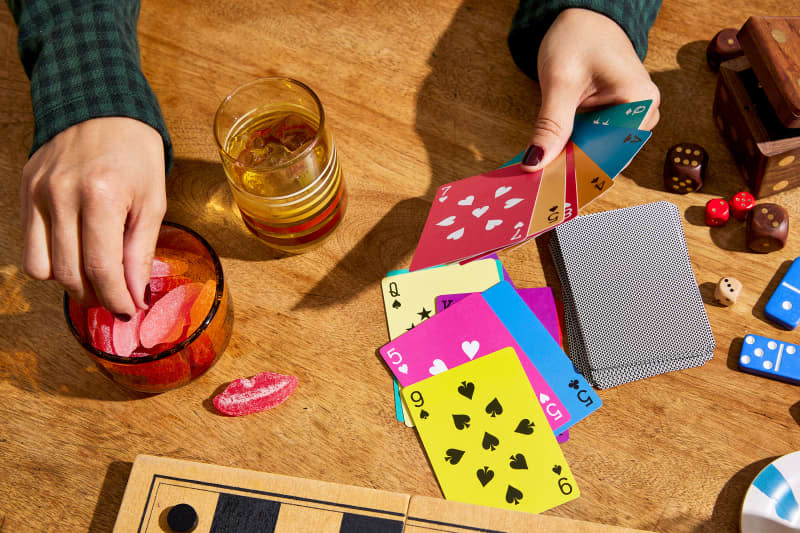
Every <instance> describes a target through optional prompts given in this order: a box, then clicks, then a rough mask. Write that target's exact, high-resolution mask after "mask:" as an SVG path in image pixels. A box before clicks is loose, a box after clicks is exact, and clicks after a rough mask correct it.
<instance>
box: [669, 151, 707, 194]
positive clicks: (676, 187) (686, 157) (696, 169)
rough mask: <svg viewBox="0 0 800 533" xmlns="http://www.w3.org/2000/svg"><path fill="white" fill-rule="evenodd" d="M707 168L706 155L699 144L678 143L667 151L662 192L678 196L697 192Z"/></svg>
mask: <svg viewBox="0 0 800 533" xmlns="http://www.w3.org/2000/svg"><path fill="white" fill-rule="evenodd" d="M707 168H708V153H707V152H706V150H705V148H703V147H702V146H700V145H699V144H692V143H680V144H676V145H675V146H673V147H672V148H670V149H669V150H667V158H666V159H665V160H664V190H665V191H667V192H675V193H678V194H686V193H689V192H692V191H699V190H700V189H701V188H702V187H703V181H704V180H705V176H706V169H707Z"/></svg>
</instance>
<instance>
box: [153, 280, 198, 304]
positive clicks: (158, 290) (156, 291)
mask: <svg viewBox="0 0 800 533" xmlns="http://www.w3.org/2000/svg"><path fill="white" fill-rule="evenodd" d="M191 282H192V280H190V279H189V278H187V277H184V276H169V277H166V278H152V277H151V278H150V294H151V298H152V299H153V300H155V299H157V298H156V295H158V297H161V296H163V295H164V293H167V292H169V291H171V290H172V289H175V288H177V287H180V286H181V285H186V284H187V283H191Z"/></svg>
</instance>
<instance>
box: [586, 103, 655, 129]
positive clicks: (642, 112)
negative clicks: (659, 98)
mask: <svg viewBox="0 0 800 533" xmlns="http://www.w3.org/2000/svg"><path fill="white" fill-rule="evenodd" d="M651 105H653V101H652V100H640V101H638V102H628V103H627V104H619V105H615V106H611V107H606V108H605V109H598V110H596V111H588V112H586V113H578V114H577V115H575V120H576V121H578V120H580V121H582V122H591V123H592V124H597V125H603V126H615V127H617V128H638V127H639V126H641V125H642V120H644V117H645V116H646V115H647V111H648V110H649V109H650V106H651Z"/></svg>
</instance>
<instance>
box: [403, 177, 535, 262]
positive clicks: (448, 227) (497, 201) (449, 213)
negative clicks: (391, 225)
mask: <svg viewBox="0 0 800 533" xmlns="http://www.w3.org/2000/svg"><path fill="white" fill-rule="evenodd" d="M541 177H542V173H541V172H535V173H528V172H522V170H520V168H519V166H515V167H506V168H502V169H498V170H495V171H492V172H489V173H487V174H482V175H478V176H472V177H470V178H466V179H463V180H460V181H456V182H453V183H449V184H447V185H443V186H441V187H439V190H438V191H437V193H436V196H435V197H434V200H433V205H432V207H431V211H430V213H429V214H428V219H427V220H426V222H425V227H424V228H423V230H422V236H421V237H420V240H419V244H418V245H417V249H416V251H415V252H414V257H413V259H412V260H411V267H410V270H411V271H416V270H419V269H422V268H427V267H430V266H434V265H439V264H443V263H452V262H454V261H459V260H461V259H465V258H468V257H472V256H474V255H478V254H483V253H484V252H486V251H489V250H495V249H498V248H501V247H502V246H505V245H507V244H509V243H511V244H513V243H515V242H518V241H522V240H523V239H524V238H525V235H526V232H527V230H528V227H529V225H530V221H531V216H532V213H533V208H534V205H535V203H536V196H537V193H538V190H539V183H540V181H541Z"/></svg>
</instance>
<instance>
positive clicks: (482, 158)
mask: <svg viewBox="0 0 800 533" xmlns="http://www.w3.org/2000/svg"><path fill="white" fill-rule="evenodd" d="M517 5H518V2H517V1H515V0H502V1H497V2H481V1H480V0H466V1H464V2H463V3H462V4H461V6H460V7H459V8H458V10H457V11H456V13H455V15H454V16H453V18H452V20H451V21H450V24H449V26H448V27H447V29H446V30H445V31H444V33H443V34H442V35H441V37H440V38H439V41H438V42H437V44H436V47H435V48H434V49H433V50H432V51H431V55H430V59H429V60H428V63H429V65H430V74H429V75H428V76H427V78H425V80H424V81H423V83H422V85H421V87H420V89H419V92H418V93H417V104H416V118H415V124H414V126H415V130H416V133H417V134H418V135H419V137H420V138H421V139H422V142H423V143H424V145H425V149H426V151H427V155H428V167H429V168H430V173H431V179H430V182H429V184H428V188H427V191H426V192H425V193H424V194H423V195H422V196H421V197H417V198H409V199H406V200H402V201H400V202H399V203H397V204H396V205H394V206H393V207H392V208H391V209H390V210H389V212H387V213H386V214H385V215H384V216H383V217H382V218H381V219H380V220H378V221H377V222H376V223H375V224H374V226H372V228H371V229H370V230H369V232H368V233H367V234H366V235H365V236H364V237H363V238H362V239H361V240H360V241H359V242H358V243H357V244H356V245H355V246H354V247H353V249H352V250H351V251H350V252H348V253H347V255H346V256H345V257H344V258H342V259H341V260H340V261H339V263H338V264H337V265H336V266H335V267H334V268H333V270H332V271H331V272H329V273H328V274H327V275H326V276H325V278H323V279H322V280H321V281H320V282H319V283H317V285H316V286H315V287H314V288H313V289H312V290H311V291H309V294H308V295H307V296H306V297H304V298H303V300H301V301H300V302H299V303H298V304H297V306H296V307H295V309H303V308H310V307H319V306H326V305H330V303H331V302H333V301H336V302H337V303H341V301H342V300H345V301H346V300H350V299H352V298H355V297H356V296H357V295H358V294H359V293H360V292H362V291H363V290H365V289H366V288H367V287H370V286H372V285H374V284H377V283H379V282H380V280H381V278H383V276H385V275H386V272H387V271H388V270H391V269H395V268H403V267H406V266H408V265H407V264H405V262H406V261H407V260H408V258H409V257H410V254H411V252H412V251H413V250H414V247H415V246H416V243H417V241H418V240H419V235H420V233H421V231H422V227H423V225H424V223H425V219H426V217H427V214H428V210H429V209H430V205H431V201H432V199H433V196H434V194H435V193H436V190H437V189H438V187H439V186H441V185H442V184H444V183H448V182H451V181H455V180H458V179H461V178H465V177H468V176H472V175H475V174H479V173H481V172H485V171H488V170H491V169H493V168H497V167H499V166H500V165H501V164H502V163H503V162H504V161H506V160H508V159H511V158H512V157H513V156H514V155H515V154H516V153H518V152H519V151H521V150H522V149H523V148H525V146H526V143H527V141H528V139H529V136H530V131H528V130H526V131H517V130H515V129H512V127H510V121H511V120H512V119H514V118H516V119H519V117H520V115H522V116H524V117H525V118H526V119H527V120H529V122H530V124H531V127H532V124H533V118H534V117H535V113H534V111H535V110H536V107H538V101H539V91H538V87H537V86H536V85H535V84H534V83H533V82H532V81H531V80H529V79H528V78H527V77H526V76H525V75H524V74H523V73H522V72H521V71H519V69H517V67H516V66H515V65H514V63H513V61H512V59H511V56H510V54H509V52H508V47H507V45H506V37H507V32H508V29H509V27H510V23H511V19H512V17H513V15H514V11H515V10H516V7H517ZM451 139H452V141H451ZM402 179H403V176H397V180H398V182H400V181H401V180H402ZM368 265H375V266H374V267H372V269H371V270H368V271H367V270H365V268H368ZM331 293H333V294H338V295H340V296H341V298H342V300H332V299H328V298H325V299H321V298H317V297H315V296H314V295H315V294H331Z"/></svg>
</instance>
